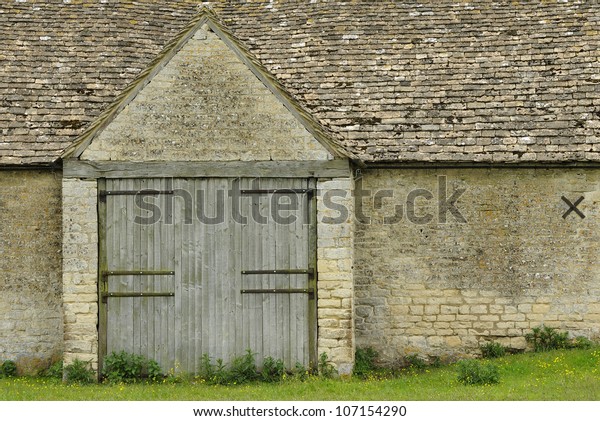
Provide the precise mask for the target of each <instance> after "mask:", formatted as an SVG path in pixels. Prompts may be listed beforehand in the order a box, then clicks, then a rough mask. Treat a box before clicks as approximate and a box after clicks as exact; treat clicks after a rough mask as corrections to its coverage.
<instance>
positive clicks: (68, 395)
mask: <svg viewBox="0 0 600 421" xmlns="http://www.w3.org/2000/svg"><path fill="white" fill-rule="evenodd" d="M493 363H495V364H497V365H498V367H499V371H500V383H499V384H497V385H491V386H464V385H462V384H460V383H459V382H458V381H457V367H456V366H455V365H449V366H444V367H441V368H428V369H426V370H425V371H422V372H409V371H407V372H406V373H405V374H403V375H401V376H399V377H397V378H394V379H384V380H381V379H376V378H372V379H366V380H360V379H356V378H354V379H350V380H348V379H346V380H344V379H318V378H311V379H309V380H307V381H304V382H301V381H297V380H289V381H284V382H282V383H276V384H266V383H257V384H250V385H242V386H209V385H206V384H201V383H194V382H193V381H186V382H181V383H176V384H172V383H168V382H166V383H163V384H133V385H90V386H77V385H68V386H67V385H63V384H62V383H61V382H60V381H59V380H54V379H41V378H27V377H20V378H7V379H1V380H0V399H3V400H195V401H197V400H214V401H218V400H231V401H234V400H250V401H260V400H290V401H294V400H340V399H341V397H343V399H344V400H384V401H385V400H394V401H398V400H600V349H598V348H593V349H588V350H568V351H567V350H561V351H552V352H545V353H528V354H521V355H513V356H505V357H502V358H498V359H494V360H493Z"/></svg>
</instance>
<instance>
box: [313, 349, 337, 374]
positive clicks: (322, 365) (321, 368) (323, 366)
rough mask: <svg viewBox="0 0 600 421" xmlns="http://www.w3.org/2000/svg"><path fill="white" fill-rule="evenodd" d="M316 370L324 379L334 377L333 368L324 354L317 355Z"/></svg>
mask: <svg viewBox="0 0 600 421" xmlns="http://www.w3.org/2000/svg"><path fill="white" fill-rule="evenodd" d="M317 369H318V372H319V376H321V377H324V378H326V379H330V378H332V377H333V376H334V375H335V367H334V366H333V364H331V361H330V360H329V357H328V356H327V353H326V352H323V353H322V354H321V355H319V364H318V367H317Z"/></svg>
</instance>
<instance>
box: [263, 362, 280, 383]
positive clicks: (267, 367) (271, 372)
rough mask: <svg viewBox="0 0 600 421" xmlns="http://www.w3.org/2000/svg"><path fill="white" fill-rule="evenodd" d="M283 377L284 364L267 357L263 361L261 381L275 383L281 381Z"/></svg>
mask: <svg viewBox="0 0 600 421" xmlns="http://www.w3.org/2000/svg"><path fill="white" fill-rule="evenodd" d="M284 376H285V364H284V363H283V361H282V360H276V359H274V358H273V357H267V358H265V360H264V361H263V368H262V371H261V376H260V378H261V380H262V381H263V382H266V383H275V382H279V381H281V380H283V378H284Z"/></svg>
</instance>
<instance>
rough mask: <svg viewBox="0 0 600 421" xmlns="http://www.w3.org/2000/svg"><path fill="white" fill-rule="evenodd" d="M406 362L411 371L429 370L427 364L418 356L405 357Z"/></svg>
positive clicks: (409, 355)
mask: <svg viewBox="0 0 600 421" xmlns="http://www.w3.org/2000/svg"><path fill="white" fill-rule="evenodd" d="M404 362H405V363H406V366H407V367H408V368H409V369H412V370H416V371H423V370H425V368H427V363H426V362H425V360H424V359H423V358H421V357H419V355H418V354H408V355H406V356H405V357H404Z"/></svg>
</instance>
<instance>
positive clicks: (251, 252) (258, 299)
mask: <svg viewBox="0 0 600 421" xmlns="http://www.w3.org/2000/svg"><path fill="white" fill-rule="evenodd" d="M312 192H313V186H312V184H311V181H310V180H305V179H283V178H276V179H273V178H264V179H230V178H199V179H150V180H145V179H132V180H127V179H118V180H117V179H114V180H111V179H108V180H101V181H100V188H99V195H100V197H99V200H100V201H99V203H100V206H99V211H100V216H101V218H100V220H101V226H100V228H101V229H100V237H101V238H100V251H101V268H100V269H101V270H100V276H101V279H100V294H101V307H100V339H101V340H100V347H101V349H100V354H101V357H102V356H103V355H106V354H107V353H110V352H112V351H117V352H118V351H121V350H125V351H128V352H133V353H137V354H142V355H146V356H148V357H149V358H153V359H155V360H157V361H158V362H159V363H160V364H161V367H162V368H163V369H164V370H168V369H171V368H175V369H180V370H182V371H187V372H194V371H197V369H198V365H199V361H200V357H201V356H202V355H203V354H208V355H209V356H210V357H211V358H213V359H216V358H222V359H223V360H224V361H226V362H227V361H230V360H231V359H233V358H235V357H236V356H241V355H242V354H243V353H244V352H245V351H246V350H247V349H250V350H251V351H252V352H254V353H256V358H257V362H258V364H259V365H260V364H261V363H262V359H263V358H264V357H267V356H272V357H274V358H280V359H282V360H284V361H285V363H286V365H287V366H288V367H290V368H291V367H293V366H294V365H295V363H296V362H299V363H301V364H303V365H308V364H309V363H310V362H314V360H315V354H316V347H315V327H316V326H315V325H316V323H315V320H316V317H315V312H316V311H315V304H314V303H315V281H316V280H315V275H314V274H315V258H314V256H315V241H316V236H315V231H314V227H315V225H314V217H315V215H314V213H315V208H314V201H313V195H312Z"/></svg>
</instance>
